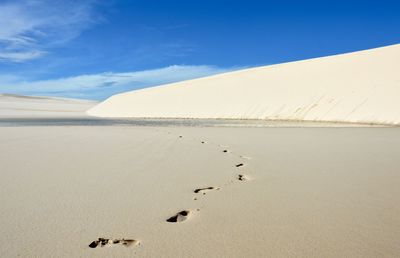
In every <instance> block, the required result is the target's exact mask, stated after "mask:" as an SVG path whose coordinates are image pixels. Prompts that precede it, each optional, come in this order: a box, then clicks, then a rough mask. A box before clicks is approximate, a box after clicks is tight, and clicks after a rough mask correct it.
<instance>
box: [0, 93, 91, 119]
mask: <svg viewBox="0 0 400 258" xmlns="http://www.w3.org/2000/svg"><path fill="white" fill-rule="evenodd" d="M95 104H96V102H95V101H91V100H80V99H67V98H55V97H39V96H23V95H14V94H0V118H13V117H15V118H18V117H30V118H32V117H58V118H59V117H85V116H86V114H85V111H86V110H88V109H89V108H91V107H93V106H94V105H95Z"/></svg>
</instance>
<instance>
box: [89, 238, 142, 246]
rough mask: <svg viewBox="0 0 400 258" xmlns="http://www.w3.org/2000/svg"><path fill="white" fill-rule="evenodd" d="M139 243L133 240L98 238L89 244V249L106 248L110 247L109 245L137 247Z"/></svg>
mask: <svg viewBox="0 0 400 258" xmlns="http://www.w3.org/2000/svg"><path fill="white" fill-rule="evenodd" d="M139 243H140V241H139V240H135V239H124V238H122V239H108V238H102V237H100V238H99V239H98V240H95V241H93V242H91V243H90V244H89V247H90V248H96V247H106V246H111V245H123V246H126V247H128V246H132V245H138V244H139Z"/></svg>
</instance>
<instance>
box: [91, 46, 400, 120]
mask: <svg viewBox="0 0 400 258" xmlns="http://www.w3.org/2000/svg"><path fill="white" fill-rule="evenodd" d="M399 67H400V45H399V44H398V45H392V46H388V47H382V48H376V49H371V50H365V51H359V52H354V53H348V54H342V55H335V56H330V57H323V58H316V59H310V60H304V61H297V62H291V63H285V64H278V65H270V66H264V67H257V68H251V69H245V70H239V71H235V72H229V73H225V74H219V75H214V76H210V77H205V78H200V79H194V80H189V81H184V82H178V83H173V84H169V85H163V86H159V87H153V88H146V89H143V90H136V91H131V92H127V93H121V94H117V95H114V96H112V97H110V98H109V99H107V100H106V101H104V102H102V103H100V104H99V105H97V106H95V107H94V108H92V109H90V110H89V111H88V114H89V115H92V116H98V117H157V118H229V119H269V120H272V119H274V120H298V121H304V120H308V121H339V122H353V123H378V124H399V123H400V112H398V110H399V109H400V102H399V101H398V96H400V70H399Z"/></svg>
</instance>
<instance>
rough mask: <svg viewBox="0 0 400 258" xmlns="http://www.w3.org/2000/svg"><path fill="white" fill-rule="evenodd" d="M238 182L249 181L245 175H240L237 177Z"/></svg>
mask: <svg viewBox="0 0 400 258" xmlns="http://www.w3.org/2000/svg"><path fill="white" fill-rule="evenodd" d="M237 180H239V181H247V180H249V179H248V178H247V177H246V176H245V175H238V176H237Z"/></svg>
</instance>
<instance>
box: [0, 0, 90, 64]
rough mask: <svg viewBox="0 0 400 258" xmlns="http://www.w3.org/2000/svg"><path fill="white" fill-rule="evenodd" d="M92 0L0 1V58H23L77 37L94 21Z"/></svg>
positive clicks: (21, 60)
mask: <svg viewBox="0 0 400 258" xmlns="http://www.w3.org/2000/svg"><path fill="white" fill-rule="evenodd" d="M93 6H94V1H93V0H80V1H66V0H14V1H5V2H2V3H0V14H1V16H0V17H1V18H0V60H2V61H3V62H4V61H11V62H23V61H27V60H31V59H34V58H38V57H41V56H43V55H44V54H45V53H46V50H45V49H46V48H51V47H53V46H56V45H59V44H62V43H65V42H67V41H69V40H71V39H73V38H75V37H77V36H78V35H79V34H80V33H81V32H82V31H83V30H84V29H86V28H87V27H89V26H90V25H91V24H93V23H94V16H93Z"/></svg>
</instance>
